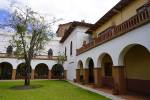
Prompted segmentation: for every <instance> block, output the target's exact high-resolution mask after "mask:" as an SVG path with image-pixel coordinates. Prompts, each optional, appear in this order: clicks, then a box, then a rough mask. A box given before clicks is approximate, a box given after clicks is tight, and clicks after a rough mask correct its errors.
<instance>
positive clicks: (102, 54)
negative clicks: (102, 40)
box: [97, 52, 113, 67]
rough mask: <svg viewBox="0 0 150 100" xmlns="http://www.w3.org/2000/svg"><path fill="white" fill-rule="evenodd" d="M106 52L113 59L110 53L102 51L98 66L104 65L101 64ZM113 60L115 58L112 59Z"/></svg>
mask: <svg viewBox="0 0 150 100" xmlns="http://www.w3.org/2000/svg"><path fill="white" fill-rule="evenodd" d="M106 54H107V55H109V56H110V57H111V59H112V56H111V55H110V54H109V53H106V52H103V53H101V54H100V55H99V56H98V59H97V67H102V66H101V65H102V59H103V57H104V56H105V55H106ZM112 62H113V59H112Z"/></svg>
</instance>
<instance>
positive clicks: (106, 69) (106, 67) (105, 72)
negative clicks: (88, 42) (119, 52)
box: [99, 53, 113, 88]
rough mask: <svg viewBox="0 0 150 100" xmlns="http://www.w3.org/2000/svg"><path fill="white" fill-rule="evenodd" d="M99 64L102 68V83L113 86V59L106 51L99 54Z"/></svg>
mask: <svg viewBox="0 0 150 100" xmlns="http://www.w3.org/2000/svg"><path fill="white" fill-rule="evenodd" d="M99 66H101V68H102V69H101V70H102V85H103V86H106V87H109V88H113V75H112V74H113V73H112V72H113V71H112V69H113V60H112V57H111V56H110V55H109V54H108V53H102V54H101V55H100V56H99Z"/></svg>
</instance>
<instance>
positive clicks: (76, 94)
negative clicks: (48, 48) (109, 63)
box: [0, 80, 109, 100]
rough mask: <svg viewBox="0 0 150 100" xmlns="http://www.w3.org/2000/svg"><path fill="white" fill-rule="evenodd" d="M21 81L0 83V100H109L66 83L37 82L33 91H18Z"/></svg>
mask: <svg viewBox="0 0 150 100" xmlns="http://www.w3.org/2000/svg"><path fill="white" fill-rule="evenodd" d="M22 84H23V81H0V100H109V99H107V98H105V97H104V96H101V95H98V94H96V93H92V92H90V91H86V90H84V89H81V88H79V87H76V86H74V85H72V84H70V83H68V82H66V81H54V80H51V81H49V80H37V81H31V85H33V86H39V87H38V88H35V89H28V90H18V89H14V88H12V87H14V86H20V85H22Z"/></svg>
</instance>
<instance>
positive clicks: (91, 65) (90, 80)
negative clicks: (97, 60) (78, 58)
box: [86, 57, 95, 83]
mask: <svg viewBox="0 0 150 100" xmlns="http://www.w3.org/2000/svg"><path fill="white" fill-rule="evenodd" d="M86 68H88V83H94V81H95V80H94V60H93V59H92V58H91V57H89V58H87V60H86Z"/></svg>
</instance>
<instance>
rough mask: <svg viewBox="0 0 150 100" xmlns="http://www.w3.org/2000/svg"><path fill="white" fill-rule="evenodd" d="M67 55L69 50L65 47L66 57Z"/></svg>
mask: <svg viewBox="0 0 150 100" xmlns="http://www.w3.org/2000/svg"><path fill="white" fill-rule="evenodd" d="M66 55H67V48H66V47H65V56H66Z"/></svg>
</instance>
